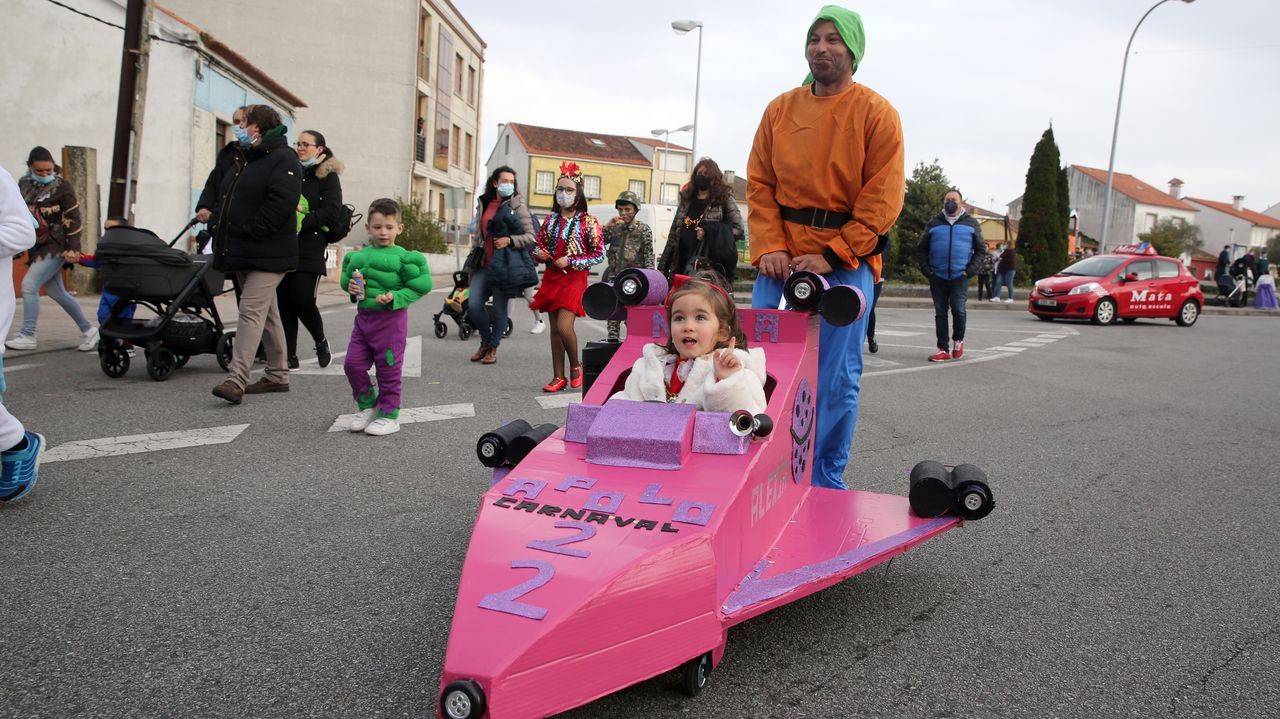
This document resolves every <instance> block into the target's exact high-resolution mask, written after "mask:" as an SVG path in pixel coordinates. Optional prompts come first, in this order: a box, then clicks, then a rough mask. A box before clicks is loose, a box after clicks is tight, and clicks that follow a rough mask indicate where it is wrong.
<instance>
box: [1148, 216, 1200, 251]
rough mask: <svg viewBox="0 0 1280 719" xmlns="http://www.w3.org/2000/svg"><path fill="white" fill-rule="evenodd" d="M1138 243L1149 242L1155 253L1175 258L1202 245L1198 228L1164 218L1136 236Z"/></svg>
mask: <svg viewBox="0 0 1280 719" xmlns="http://www.w3.org/2000/svg"><path fill="white" fill-rule="evenodd" d="M1138 241H1139V242H1150V243H1151V245H1152V246H1153V247H1155V248H1156V252H1159V253H1160V254H1162V255H1164V256H1165V257H1177V256H1178V255H1181V254H1182V253H1183V252H1191V251H1192V250H1195V249H1198V248H1199V247H1200V246H1201V245H1203V244H1204V241H1203V240H1201V239H1200V228H1199V227H1197V226H1195V225H1193V224H1191V223H1189V222H1174V221H1173V220H1171V219H1169V218H1165V219H1163V220H1160V221H1159V222H1157V223H1156V226H1155V227H1153V228H1151V229H1150V230H1148V231H1146V232H1142V233H1139V234H1138Z"/></svg>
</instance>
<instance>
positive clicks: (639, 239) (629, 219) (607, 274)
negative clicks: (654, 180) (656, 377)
mask: <svg viewBox="0 0 1280 719" xmlns="http://www.w3.org/2000/svg"><path fill="white" fill-rule="evenodd" d="M613 206H614V207H615V208H617V210H618V216H617V217H615V218H613V219H612V220H610V221H609V224H607V225H605V227H604V239H605V244H606V245H608V249H606V250H605V259H606V260H607V261H608V263H609V264H608V265H606V266H605V270H604V279H605V280H606V281H612V280H613V278H614V277H617V275H618V273H619V272H621V271H623V270H625V269H628V268H631V267H640V268H647V269H652V268H653V266H654V265H653V262H654V257H653V230H651V229H649V226H648V225H646V224H645V223H643V222H641V221H639V220H637V219H636V213H637V212H639V211H640V197H639V196H638V195H636V193H634V192H623V193H622V194H621V195H618V200H617V201H616V202H614V203H613ZM621 325H622V322H620V321H619V320H609V341H610V342H617V341H618V340H619V339H620V337H619V334H620V333H619V330H620V329H621Z"/></svg>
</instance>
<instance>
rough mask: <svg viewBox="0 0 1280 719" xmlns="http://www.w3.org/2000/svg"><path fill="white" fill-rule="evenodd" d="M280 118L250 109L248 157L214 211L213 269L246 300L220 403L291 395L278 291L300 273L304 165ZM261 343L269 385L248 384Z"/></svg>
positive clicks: (239, 162)
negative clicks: (228, 275)
mask: <svg viewBox="0 0 1280 719" xmlns="http://www.w3.org/2000/svg"><path fill="white" fill-rule="evenodd" d="M286 130H287V128H286V127H285V126H284V124H283V123H282V122H281V120H280V115H279V113H277V112H276V111H275V110H274V109H272V108H271V107H268V106H267V105H250V106H248V107H247V108H246V109H245V125H244V131H243V134H242V139H241V145H243V146H244V153H243V154H241V155H237V156H236V157H235V165H234V166H233V167H231V168H229V169H228V171H227V172H225V173H224V174H223V177H222V181H221V183H219V190H218V203H217V207H215V208H214V209H213V215H214V216H215V217H216V218H217V220H216V222H215V223H214V226H215V230H214V235H213V262H214V267H216V268H217V269H220V270H223V271H225V272H234V273H235V274H236V279H237V280H238V281H239V284H240V288H241V292H240V302H239V306H238V307H237V309H238V310H239V315H240V319H239V325H238V326H237V327H236V337H235V342H233V343H232V345H231V346H232V351H231V366H230V368H229V369H228V375H227V379H226V381H224V382H222V383H221V384H219V385H218V386H217V387H214V388H213V394H214V396H216V397H221V398H222V399H225V400H227V401H228V402H231V403H232V404H240V402H241V400H242V399H243V397H244V395H246V394H263V393H266V392H287V391H288V390H289V370H288V368H287V367H286V365H285V345H284V328H283V326H282V325H281V323H280V310H279V306H278V305H277V303H276V287H277V286H279V284H280V281H281V279H283V278H284V275H285V273H286V272H290V271H292V270H294V269H296V268H297V266H298V216H297V208H298V201H299V198H300V197H301V195H302V165H300V164H299V163H298V156H297V155H296V154H294V152H293V150H292V149H291V148H290V147H289V141H288V139H286V138H285V131H286ZM259 341H261V342H262V344H263V346H264V347H265V348H266V353H267V373H266V377H264V378H263V379H261V380H259V381H258V382H255V383H254V384H252V385H250V384H249V370H250V367H251V366H252V365H253V355H254V354H255V352H256V350H257V348H258V343H259Z"/></svg>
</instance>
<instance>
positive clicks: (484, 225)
mask: <svg viewBox="0 0 1280 719" xmlns="http://www.w3.org/2000/svg"><path fill="white" fill-rule="evenodd" d="M476 217H477V218H478V219H477V220H476V231H475V235H474V239H473V240H472V241H473V242H474V243H475V244H474V248H473V249H472V252H473V257H471V258H468V260H469V262H470V263H471V264H472V267H473V269H472V273H471V295H470V297H468V299H467V311H468V313H469V314H470V316H471V324H472V326H474V327H475V328H476V329H477V330H478V331H479V333H480V349H478V350H476V352H475V354H473V355H471V361H472V362H480V363H482V364H494V363H496V362H497V361H498V345H500V344H502V335H503V333H505V332H506V331H507V313H508V309H509V307H508V303H509V302H510V301H511V298H512V297H519V296H520V294H521V293H522V292H524V290H525V289H526V288H529V287H532V286H534V285H536V284H538V270H537V268H536V267H535V266H534V263H533V258H532V257H530V256H529V252H528V250H529V248H530V247H531V246H533V240H534V231H535V228H534V225H533V216H532V215H530V214H529V208H528V206H526V205H525V204H524V197H522V196H521V195H520V190H519V188H518V186H517V185H516V171H515V170H513V169H511V168H510V167H505V166H504V167H499V168H498V169H496V170H494V171H493V174H492V175H490V176H489V182H487V183H486V184H485V188H484V193H483V194H482V195H480V201H479V203H478V205H477V207H476ZM490 296H492V297H493V308H492V311H489V310H488V309H486V308H485V302H486V301H487V300H488V299H489V297H490Z"/></svg>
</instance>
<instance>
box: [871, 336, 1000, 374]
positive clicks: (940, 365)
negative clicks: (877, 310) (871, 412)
mask: <svg viewBox="0 0 1280 719" xmlns="http://www.w3.org/2000/svg"><path fill="white" fill-rule="evenodd" d="M877 331H878V330H877ZM1012 356H1013V355H1009V354H1005V353H1003V352H1001V353H997V354H990V355H987V356H986V357H974V358H973V359H959V360H952V361H950V362H930V363H929V364H927V365H920V366H919V367H903V368H901V369H886V370H879V371H876V372H863V373H862V376H863V377H877V376H881V375H887V374H903V373H906V372H924V371H926V370H935V369H943V368H946V367H964V366H966V365H971V364H978V363H979V362H990V361H991V360H996V359H1000V358H1001V357H1012Z"/></svg>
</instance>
